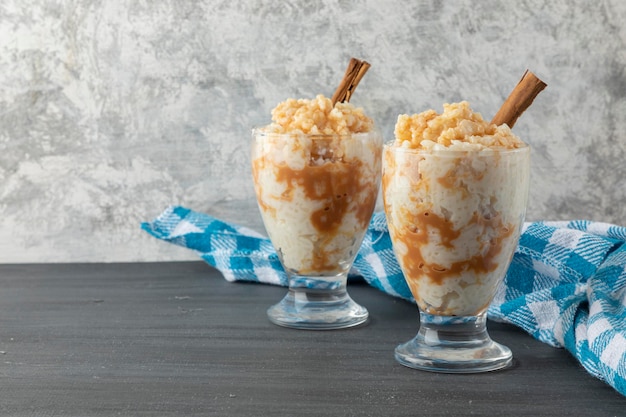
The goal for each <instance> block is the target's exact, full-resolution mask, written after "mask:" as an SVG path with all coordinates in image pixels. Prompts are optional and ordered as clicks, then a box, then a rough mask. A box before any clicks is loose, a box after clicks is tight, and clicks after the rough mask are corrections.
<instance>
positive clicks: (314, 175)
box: [252, 95, 383, 329]
mask: <svg viewBox="0 0 626 417" xmlns="http://www.w3.org/2000/svg"><path fill="white" fill-rule="evenodd" d="M252 136H253V137H252V173H253V179H254V187H255V192H256V196H257V201H258V206H259V209H260V212H261V216H262V219H263V223H264V225H265V229H266V231H267V234H268V236H269V238H270V240H271V242H272V244H273V245H274V247H275V249H276V252H277V254H278V257H279V259H280V262H281V264H282V266H283V267H284V269H285V271H286V273H287V276H288V279H289V290H288V292H287V295H286V296H285V297H284V298H283V299H282V301H280V302H279V303H278V304H276V305H274V306H272V307H270V308H269V309H268V317H269V319H270V320H271V321H272V322H273V323H275V324H278V325H281V326H285V327H292V328H299V329H337V328H345V327H351V326H356V325H358V324H361V323H364V322H365V321H367V318H368V312H367V310H366V309H365V308H364V307H362V306H360V305H359V304H357V303H356V302H354V301H353V300H352V299H351V298H350V296H349V295H348V293H347V290H346V284H347V274H348V271H349V270H350V268H351V267H352V264H353V261H354V258H355V257H356V255H357V252H358V250H359V247H360V245H361V242H362V240H363V237H364V234H365V232H366V230H367V227H368V225H369V221H370V218H371V215H372V213H373V211H374V207H375V204H376V198H377V195H378V191H379V186H380V179H381V171H382V170H381V153H382V145H383V139H382V135H381V133H380V132H379V131H378V130H377V129H376V127H375V126H374V123H373V121H372V120H371V119H370V118H369V117H368V116H366V115H365V114H364V112H363V110H362V109H361V108H357V107H354V106H353V105H352V104H350V103H341V102H339V103H336V104H334V105H333V103H332V101H331V100H330V99H329V98H326V97H324V96H323V95H319V96H317V97H316V98H315V99H311V100H308V99H300V100H296V99H288V100H286V101H285V102H282V103H280V104H278V106H276V108H274V110H273V111H272V123H271V124H269V125H267V126H264V127H260V128H256V129H254V130H253V133H252Z"/></svg>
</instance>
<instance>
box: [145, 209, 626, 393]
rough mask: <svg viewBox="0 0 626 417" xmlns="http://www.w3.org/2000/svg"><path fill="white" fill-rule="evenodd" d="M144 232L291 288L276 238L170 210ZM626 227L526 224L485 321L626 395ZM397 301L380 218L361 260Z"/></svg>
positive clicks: (358, 264) (229, 272)
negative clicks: (562, 352) (555, 350)
mask: <svg viewBox="0 0 626 417" xmlns="http://www.w3.org/2000/svg"><path fill="white" fill-rule="evenodd" d="M142 228H143V229H144V230H145V231H146V232H148V233H149V234H151V235H152V236H154V237H157V238H159V239H162V240H165V241H168V242H171V243H174V244H177V245H180V246H183V247H187V248H189V249H192V250H195V251H196V252H198V253H199V255H200V257H202V259H204V260H205V261H206V262H207V263H209V264H210V265H212V266H214V267H215V268H217V269H218V270H219V271H220V272H222V274H223V275H224V277H225V278H226V279H227V280H229V281H238V280H243V281H255V282H263V283H269V284H276V285H282V286H286V285H287V277H286V275H285V273H284V271H283V269H282V267H281V265H280V261H279V260H278V257H277V255H276V252H275V251H274V248H273V246H272V244H271V243H270V241H269V240H268V239H267V238H265V237H264V236H262V235H260V234H259V233H256V232H255V231H253V230H250V229H248V228H244V227H240V226H237V225H234V224H229V223H226V222H223V221H221V220H218V219H216V218H214V217H211V216H209V215H206V214H202V213H198V212H194V211H192V210H189V209H187V208H184V207H169V208H167V209H166V210H165V211H164V212H163V213H162V214H161V215H160V216H159V217H157V218H156V219H155V220H154V221H152V222H146V223H143V224H142ZM625 242H626V227H620V226H615V225H610V224H606V223H599V222H589V221H573V222H536V223H526V224H525V225H524V229H523V231H522V235H521V238H520V242H519V246H518V248H517V251H516V253H515V256H514V257H513V261H512V263H511V266H510V268H509V271H508V273H507V275H506V278H505V280H504V282H503V284H502V285H501V286H500V288H499V290H498V293H497V294H496V297H495V299H494V301H493V303H492V304H491V306H490V308H489V311H488V313H487V314H488V318H490V319H492V320H497V321H502V322H507V323H511V324H514V325H516V326H518V327H521V328H522V329H524V330H525V331H527V332H528V333H529V334H531V335H532V336H534V337H535V338H537V339H538V340H540V341H542V342H545V343H548V344H549V345H552V346H555V347H564V348H565V349H567V350H568V351H569V352H571V353H572V354H573V355H574V356H575V357H576V358H577V359H578V361H579V362H580V364H581V365H582V366H583V367H584V368H585V369H586V370H587V371H588V372H589V373H591V374H592V375H594V376H596V377H598V378H600V379H601V380H603V381H605V382H607V383H608V384H609V385H611V386H613V387H614V388H615V389H616V390H617V391H619V392H620V393H621V394H623V395H626V243H625ZM350 276H351V277H355V276H360V277H363V278H364V279H365V281H367V282H368V283H369V284H370V285H372V286H373V287H376V288H378V289H379V290H382V291H384V292H385V293H388V294H390V295H393V296H396V297H401V298H404V299H407V300H410V301H414V300H413V298H412V296H411V293H410V291H409V288H408V286H407V284H406V283H405V281H404V278H403V276H402V272H401V271H400V267H399V266H398V263H397V261H396V258H395V256H394V254H393V250H392V247H391V240H390V238H389V233H388V231H387V223H386V220H385V216H384V214H383V213H375V214H374V216H373V218H372V220H371V222H370V226H369V229H368V232H367V234H366V236H365V239H364V241H363V244H362V246H361V249H360V251H359V253H358V255H357V258H356V260H355V263H354V268H353V269H352V271H351V274H350Z"/></svg>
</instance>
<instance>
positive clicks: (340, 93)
mask: <svg viewBox="0 0 626 417" xmlns="http://www.w3.org/2000/svg"><path fill="white" fill-rule="evenodd" d="M369 67H370V64H369V63H367V62H365V61H361V60H360V59H356V58H350V62H349V63H348V68H347V69H346V73H345V74H344V75H343V79H342V80H341V83H339V87H337V89H336V90H335V93H334V94H333V97H332V102H333V106H334V105H335V103H342V102H348V101H350V98H351V97H352V93H354V90H355V89H356V86H357V85H359V81H361V78H363V76H364V75H365V73H366V72H367V70H368V69H369Z"/></svg>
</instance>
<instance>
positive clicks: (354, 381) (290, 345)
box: [0, 262, 626, 416]
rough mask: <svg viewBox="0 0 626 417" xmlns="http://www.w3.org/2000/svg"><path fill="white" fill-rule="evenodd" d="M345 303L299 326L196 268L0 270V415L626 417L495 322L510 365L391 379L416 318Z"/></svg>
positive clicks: (545, 349)
mask: <svg viewBox="0 0 626 417" xmlns="http://www.w3.org/2000/svg"><path fill="white" fill-rule="evenodd" d="M349 292H350V294H351V295H352V296H353V298H354V299H355V300H357V301H358V302H360V303H362V304H363V305H365V306H366V307H367V308H368V309H369V311H370V314H371V317H372V318H371V321H370V322H369V323H368V325H366V326H364V327H360V328H355V329H349V330H340V331H321V332H320V331H298V330H290V329H284V328H280V327H277V326H274V325H272V324H270V323H269V321H268V320H267V318H266V316H265V310H266V309H267V307H268V306H269V305H270V304H272V303H274V302H277V301H278V300H279V299H280V298H282V296H283V295H284V294H285V289H284V288H280V287H273V286H268V285H261V284H246V283H229V282H226V281H225V280H224V279H223V278H222V277H221V275H220V274H219V273H218V272H217V271H215V270H213V269H211V268H210V267H209V266H207V265H206V264H204V263H201V262H180V263H150V264H54V265H0V351H1V353H0V378H1V379H0V416H118V415H121V416H202V415H215V416H409V415H410V416H413V415H427V416H466V415H468V416H469V415H485V416H499V415H503V416H518V415H519V416H570V415H575V416H624V415H626V398H625V397H623V396H621V395H620V394H618V393H617V392H616V391H614V390H613V389H612V388H611V387H609V386H608V385H606V384H604V383H603V382H601V381H599V380H597V379H595V378H593V377H591V376H590V375H589V374H587V373H586V371H584V370H583V369H582V368H581V367H580V366H579V365H578V363H577V362H576V361H575V360H574V358H573V357H571V356H570V354H569V353H568V352H566V351H564V350H561V349H554V348H551V347H549V346H547V345H544V344H542V343H540V342H538V341H536V340H534V339H533V338H532V337H530V336H528V335H526V334H525V333H523V332H522V331H520V330H518V329H516V328H514V327H511V326H507V325H502V324H498V323H493V322H490V323H489V329H490V333H491V335H492V337H493V338H494V339H496V340H498V341H500V342H502V343H505V344H506V345H508V346H509V347H510V348H511V349H512V351H513V354H514V356H515V365H514V366H513V367H512V368H511V369H508V370H505V371H500V372H494V373H486V374H478V375H448V374H435V373H428V372H422V371H416V370H412V369H409V368H405V367H403V366H401V365H399V364H398V363H396V362H395V360H394V358H393V349H394V347H395V346H396V345H397V344H398V343H401V342H404V341H406V340H408V339H410V338H411V337H413V336H414V335H415V332H416V331H417V325H418V322H417V321H418V314H417V309H416V307H415V306H413V305H411V304H409V303H407V302H405V301H402V300H398V299H395V298H392V297H390V296H387V295H385V294H383V293H381V292H379V291H378V290H376V289H373V288H371V287H368V286H367V285H364V284H356V285H350V286H349Z"/></svg>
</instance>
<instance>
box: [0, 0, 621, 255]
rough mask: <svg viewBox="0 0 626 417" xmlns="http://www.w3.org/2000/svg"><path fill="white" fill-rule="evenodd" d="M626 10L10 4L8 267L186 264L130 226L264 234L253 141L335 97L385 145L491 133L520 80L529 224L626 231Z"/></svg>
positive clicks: (5, 178)
mask: <svg viewBox="0 0 626 417" xmlns="http://www.w3.org/2000/svg"><path fill="white" fill-rule="evenodd" d="M625 21H626V2H623V1H622V0H613V1H602V0H600V1H593V2H590V1H587V0H553V1H545V0H542V1H531V0H519V1H515V2H511V1H508V0H507V1H505V0H500V1H498V0H481V1H473V0H471V1H470V0H465V1H454V0H450V1H430V0H429V1H426V0H411V1H398V2H394V1H381V0H364V1H354V2H351V1H343V0H334V1H328V0H327V1H310V0H288V1H270V0H239V1H237V0H228V1H222V0H179V1H175V0H169V1H166V0H155V1H146V0H108V1H104V2H103V1H95V0H69V1H67V0H66V1H62V0H56V1H55V0H3V1H2V3H1V4H0V86H1V88H0V262H3V263H5V262H49V261H51V262H79V261H84V262H92V261H154V260H172V259H196V257H195V255H194V254H192V253H190V252H188V251H186V250H184V249H182V248H176V247H174V246H171V245H168V244H165V243H162V242H159V241H156V240H154V239H152V238H150V237H148V236H147V235H146V234H144V233H143V232H142V231H141V230H140V228H139V224H140V222H141V221H144V220H150V219H152V218H154V217H155V216H156V215H158V214H159V213H160V212H161V211H162V210H163V209H164V208H165V207H166V206H168V205H170V204H181V205H184V206H187V207H190V208H192V209H195V210H198V211H204V212H207V213H211V214H213V215H215V216H218V217H221V218H224V219H226V220H231V221H236V222H239V223H242V224H245V225H248V226H252V227H255V228H260V227H261V223H260V217H259V215H258V213H257V208H256V205H255V202H254V197H253V190H252V186H251V182H250V175H249V159H248V158H249V157H248V148H249V144H248V142H249V130H250V128H251V127H252V126H254V125H258V124H264V123H267V122H268V121H269V112H270V110H271V109H272V108H273V106H274V105H275V104H276V103H277V102H279V101H282V100H284V99H286V98H288V97H307V98H310V97H313V96H315V95H316V94H318V93H324V94H326V95H331V94H332V92H333V90H334V89H335V87H336V86H337V84H338V83H339V81H340V79H341V76H342V75H343V72H344V70H345V67H346V65H347V62H348V60H349V58H350V57H351V56H355V57H359V58H362V59H366V60H367V61H369V62H370V63H371V64H372V67H371V69H370V71H369V72H368V73H367V75H366V76H365V78H364V79H363V81H362V82H361V84H360V85H359V88H358V90H357V93H356V94H355V96H354V97H353V99H352V102H353V103H354V104H357V105H359V106H363V107H364V108H365V109H366V111H367V112H368V113H369V114H370V115H371V116H372V117H373V118H374V119H375V121H376V122H377V123H378V124H379V125H380V127H381V128H382V130H383V131H384V133H385V135H386V136H387V138H391V137H392V132H393V126H394V123H395V119H396V117H397V115H398V114H399V113H415V112H420V111H423V110H425V109H427V108H435V109H437V110H440V109H441V106H442V104H443V103H444V102H453V101H459V100H463V99H465V100H468V101H470V103H471V104H472V106H473V108H474V109H475V110H476V111H479V112H481V113H482V114H483V116H484V117H485V118H491V116H493V114H494V113H495V112H496V110H497V109H498V107H499V106H500V104H501V103H502V102H503V100H504V98H505V97H506V96H507V95H508V93H509V92H510V90H511V89H512V88H513V86H514V85H515V84H516V83H517V81H518V80H519V78H520V77H521V75H522V73H523V72H524V70H525V69H526V68H529V69H531V70H532V71H534V72H535V73H537V74H538V75H539V76H540V77H541V78H542V79H543V80H545V81H546V82H547V83H548V88H547V89H546V90H544V92H543V93H541V94H540V96H539V97H538V98H537V100H536V101H535V103H534V105H533V106H532V107H531V108H530V109H529V110H528V111H527V112H526V113H525V114H524V116H523V117H522V118H521V119H520V120H519V121H518V124H517V125H516V126H515V129H514V130H515V132H516V133H517V134H518V135H519V136H520V137H522V138H523V139H525V140H526V141H527V142H529V143H530V144H531V145H532V147H533V148H534V153H533V176H532V184H533V185H532V192H531V199H530V206H529V210H528V219H529V220H538V219H591V220H598V221H605V222H610V223H617V224H622V225H624V224H626V203H625V200H626V183H625V182H624V176H625V174H626V168H625V163H624V161H625V157H626V133H625V132H626V70H625V65H626V24H624V22H625Z"/></svg>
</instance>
